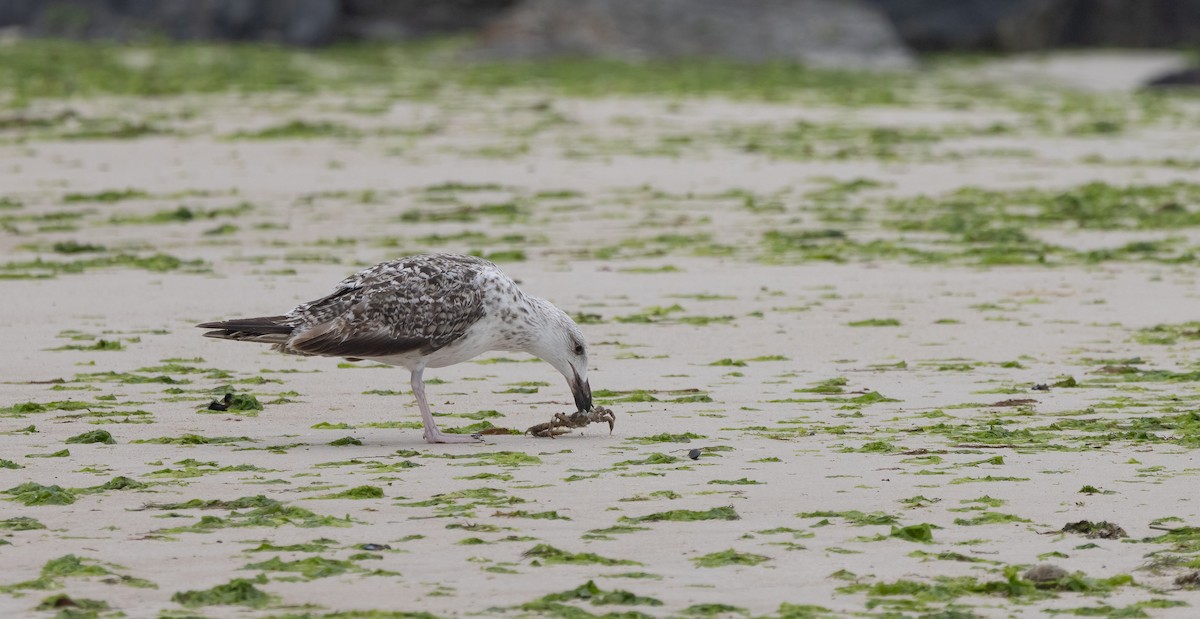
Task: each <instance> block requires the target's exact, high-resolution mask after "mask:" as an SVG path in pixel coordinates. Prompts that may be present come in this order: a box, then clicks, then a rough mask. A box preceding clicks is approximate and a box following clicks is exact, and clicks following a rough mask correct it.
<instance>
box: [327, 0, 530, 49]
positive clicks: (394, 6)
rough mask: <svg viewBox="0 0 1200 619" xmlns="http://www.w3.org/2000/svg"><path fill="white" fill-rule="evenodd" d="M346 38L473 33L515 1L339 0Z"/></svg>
mask: <svg viewBox="0 0 1200 619" xmlns="http://www.w3.org/2000/svg"><path fill="white" fill-rule="evenodd" d="M341 4H342V34H343V36H344V37H346V38H349V39H355V40H359V39H368V40H398V39H399V40H402V39H414V38H419V37H425V36H431V35H436V34H447V33H455V32H464V31H475V30H478V29H480V28H482V27H483V25H484V24H486V23H488V22H489V21H491V20H492V19H495V18H496V17H497V16H498V15H500V14H501V13H503V12H504V11H505V10H507V9H509V8H510V7H512V6H513V5H515V4H517V0H342V3H341Z"/></svg>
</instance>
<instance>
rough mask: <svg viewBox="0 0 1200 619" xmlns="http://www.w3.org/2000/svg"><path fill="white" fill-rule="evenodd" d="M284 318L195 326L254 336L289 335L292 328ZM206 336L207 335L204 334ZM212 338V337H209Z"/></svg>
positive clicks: (220, 322)
mask: <svg viewBox="0 0 1200 619" xmlns="http://www.w3.org/2000/svg"><path fill="white" fill-rule="evenodd" d="M286 319H287V317H286V316H262V317H259V318H234V319H232V320H220V321H217V322H204V323H200V324H198V325H196V326H197V327H199V328H201V329H222V330H225V331H239V332H243V333H247V334H254V335H267V334H283V335H286V334H289V333H291V332H292V329H294V327H293V326H292V325H289V324H286V323H285V322H284V321H285V320H286ZM205 335H208V334H205ZM210 337H212V336H210Z"/></svg>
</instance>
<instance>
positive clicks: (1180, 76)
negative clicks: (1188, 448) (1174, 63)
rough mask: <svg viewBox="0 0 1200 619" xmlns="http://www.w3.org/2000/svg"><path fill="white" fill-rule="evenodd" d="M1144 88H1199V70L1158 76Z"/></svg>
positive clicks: (1185, 70) (1187, 70) (1184, 70)
mask: <svg viewBox="0 0 1200 619" xmlns="http://www.w3.org/2000/svg"><path fill="white" fill-rule="evenodd" d="M1146 88H1200V69H1183V70H1181V71H1172V72H1170V73H1166V74H1163V75H1159V76H1158V77H1155V78H1153V79H1151V80H1150V81H1148V82H1146Z"/></svg>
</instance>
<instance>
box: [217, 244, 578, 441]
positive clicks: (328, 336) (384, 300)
mask: <svg viewBox="0 0 1200 619" xmlns="http://www.w3.org/2000/svg"><path fill="white" fill-rule="evenodd" d="M197 326H198V327H200V328H203V329H213V330H212V331H208V332H207V333H205V334H204V335H205V336H207V337H214V338H219V339H223V340H234V341H239V342H258V343H262V344H272V345H273V348H274V349H275V350H277V351H279V352H283V353H288V354H296V355H317V356H326V357H346V358H349V359H352V360H361V359H370V360H371V361H376V362H378V363H384V364H387V365H395V366H400V367H403V368H407V369H408V371H409V372H410V373H411V380H410V382H411V384H412V390H413V395H414V396H415V397H416V399H417V406H419V407H420V409H421V422H422V423H423V424H424V427H425V440H426V441H428V442H430V443H466V442H474V441H477V440H480V438H479V436H478V435H473V436H465V435H461V434H446V433H444V432H442V431H441V430H439V429H438V427H437V424H436V423H434V420H433V414H432V413H431V412H430V410H429V402H428V400H427V399H426V397H425V381H424V378H423V377H424V373H425V369H426V368H441V367H446V366H450V365H454V364H456V363H462V362H464V361H467V360H469V359H473V358H475V357H477V356H479V355H480V354H482V353H484V352H488V351H510V352H526V353H529V354H531V355H533V356H535V357H538V358H540V359H542V360H543V361H545V362H547V363H549V364H550V365H552V366H554V369H556V370H558V371H559V373H561V374H562V375H563V377H564V378H566V379H567V384H568V386H569V387H570V388H571V393H572V395H574V397H575V406H576V407H577V408H578V410H579V413H586V412H589V411H591V409H592V387H591V384H589V383H588V378H587V367H588V354H587V353H588V349H587V341H586V340H585V339H584V337H583V333H582V332H581V331H580V330H579V327H578V326H577V325H576V324H575V321H574V320H571V317H570V316H568V315H567V314H566V312H564V311H562V310H561V309H559V308H557V307H555V306H554V305H553V304H552V303H550V302H549V301H547V300H545V299H542V298H539V297H535V296H531V295H527V294H525V293H524V292H522V291H521V289H520V288H519V287H517V283H516V282H514V281H513V280H512V278H510V277H509V276H507V275H505V274H504V272H503V271H501V270H500V267H498V266H496V265H495V264H493V263H491V262H488V261H487V260H483V259H481V258H476V257H474V256H460V255H455V254H422V255H417V256H409V257H407V258H401V259H399V260H391V261H388V262H383V263H380V264H377V265H375V266H373V267H369V268H367V269H364V270H362V271H359V272H358V273H355V274H354V275H351V276H350V277H348V278H346V279H344V280H342V282H341V283H339V284H338V285H337V286H336V287H335V288H334V290H333V293H332V294H330V295H328V296H325V297H322V298H320V299H317V300H316V301H312V302H309V303H303V304H301V305H298V306H297V307H296V308H295V309H293V310H292V311H290V312H288V313H287V314H283V315H281V316H263V317H258V318H234V319H231V320H222V321H218V322H206V323H203V324H200V325H197ZM579 413H576V414H579Z"/></svg>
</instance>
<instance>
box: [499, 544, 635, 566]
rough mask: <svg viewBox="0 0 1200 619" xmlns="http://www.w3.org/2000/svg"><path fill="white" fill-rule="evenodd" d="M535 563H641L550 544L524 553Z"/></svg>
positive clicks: (541, 545)
mask: <svg viewBox="0 0 1200 619" xmlns="http://www.w3.org/2000/svg"><path fill="white" fill-rule="evenodd" d="M521 556H523V557H525V558H527V559H533V564H535V565H641V563H638V562H636V561H629V560H625V559H610V558H607V557H602V556H600V555H598V554H595V553H591V552H568V551H566V550H560V549H558V548H555V547H554V546H551V545H549V544H538V545H536V546H534V547H533V548H530V549H529V550H526V551H525V552H524V553H522V555H521Z"/></svg>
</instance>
